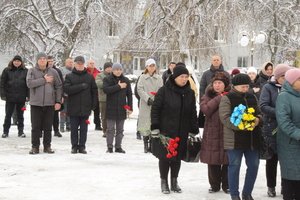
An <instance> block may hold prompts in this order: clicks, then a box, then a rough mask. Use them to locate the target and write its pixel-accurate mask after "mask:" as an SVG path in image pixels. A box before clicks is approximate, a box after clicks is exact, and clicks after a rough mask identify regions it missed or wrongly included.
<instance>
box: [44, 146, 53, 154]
mask: <svg viewBox="0 0 300 200" xmlns="http://www.w3.org/2000/svg"><path fill="white" fill-rule="evenodd" d="M44 153H49V154H52V153H54V151H53V149H51V147H44Z"/></svg>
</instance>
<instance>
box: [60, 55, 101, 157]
mask: <svg viewBox="0 0 300 200" xmlns="http://www.w3.org/2000/svg"><path fill="white" fill-rule="evenodd" d="M74 62H75V68H74V69H73V71H72V73H70V74H67V75H66V79H65V82H64V92H65V93H66V94H67V95H68V100H67V112H68V115H69V116H70V123H71V144H72V151H71V153H73V154H74V153H77V152H79V153H83V154H86V153H87V151H86V150H85V143H86V140H87V131H88V124H89V115H90V114H91V111H92V110H94V109H95V107H96V104H97V103H98V102H97V85H96V83H95V79H94V77H93V76H92V75H90V74H88V73H87V70H86V68H85V67H84V63H85V60H84V58H83V57H82V56H77V57H76V58H75V60H74ZM78 128H79V132H80V133H79V135H78Z"/></svg>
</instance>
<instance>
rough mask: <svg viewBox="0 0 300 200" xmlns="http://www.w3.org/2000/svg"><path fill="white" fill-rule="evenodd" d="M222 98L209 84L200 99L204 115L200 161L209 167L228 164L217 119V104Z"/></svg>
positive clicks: (221, 129)
mask: <svg viewBox="0 0 300 200" xmlns="http://www.w3.org/2000/svg"><path fill="white" fill-rule="evenodd" d="M221 98H222V96H221V95H218V94H216V92H215V91H214V89H213V87H212V85H211V84H210V85H209V86H208V87H207V89H206V92H205V95H204V96H203V97H202V98H201V104H200V109H201V111H202V112H203V113H204V114H205V123H204V130H203V139H202V146H201V151H200V160H201V162H203V163H207V164H209V165H222V164H228V158H227V154H226V151H225V150H224V133H223V124H222V123H221V120H220V117H219V104H220V101H221Z"/></svg>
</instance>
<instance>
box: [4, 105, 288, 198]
mask: <svg viewBox="0 0 300 200" xmlns="http://www.w3.org/2000/svg"><path fill="white" fill-rule="evenodd" d="M4 105H5V102H3V101H0V116H1V123H3V121H4V116H5V107H4ZM135 105H136V104H135ZM136 118H137V111H136V110H135V112H134V113H133V115H132V118H131V119H129V120H127V121H126V123H125V133H124V135H125V136H124V139H123V148H124V149H125V150H126V154H117V153H113V154H107V153H105V151H106V141H105V138H103V137H102V132H101V131H95V130H94V125H93V124H91V125H89V132H88V140H87V151H88V154H86V155H83V154H71V153H70V150H71V144H70V134H69V132H66V133H63V137H62V138H57V137H53V140H52V147H53V149H54V150H55V154H52V155H49V154H44V153H40V154H38V155H29V154H28V152H29V150H30V148H31V142H30V130H31V128H30V110H29V109H28V110H27V111H25V133H26V134H27V137H26V138H18V137H17V128H16V126H12V127H11V129H10V134H9V137H8V138H5V139H3V138H0V200H20V199H22V200H48V199H49V200H53V199H57V200H83V199H88V200H99V199H101V200H117V199H128V200H129V199H130V200H153V199H155V200H168V199H175V200H176V199H178V200H179V199H185V200H218V199H230V195H228V194H225V193H224V192H217V193H215V194H209V193H208V188H209V184H208V179H207V166H206V165H205V164H202V163H185V162H182V167H181V171H180V174H179V179H178V181H179V185H180V186H181V188H182V190H183V193H181V194H175V193H171V194H169V195H164V194H162V193H161V192H160V178H159V171H158V160H157V159H156V158H155V157H154V156H152V155H151V154H145V153H143V144H142V141H141V140H136V139H135V136H136V135H135V133H136ZM90 121H91V122H92V119H90ZM1 130H2V129H1ZM1 133H2V132H1ZM264 168H265V161H261V164H260V169H259V174H258V178H257V181H256V184H255V189H254V191H253V197H254V199H255V200H264V199H270V198H268V197H267V194H266V190H267V189H266V179H265V169H264ZM244 174H245V165H244V164H243V166H242V169H241V176H242V178H241V181H240V185H242V183H243V180H244ZM279 176H280V174H279ZM279 176H278V182H279V184H278V185H280V181H279V179H280V177H279ZM276 190H277V193H280V187H277V188H276ZM272 199H282V196H281V195H279V196H277V197H276V198H272Z"/></svg>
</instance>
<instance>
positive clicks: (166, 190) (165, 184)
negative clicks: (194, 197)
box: [161, 179, 170, 194]
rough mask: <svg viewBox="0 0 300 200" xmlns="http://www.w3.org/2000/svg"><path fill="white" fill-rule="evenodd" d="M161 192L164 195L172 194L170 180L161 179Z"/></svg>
mask: <svg viewBox="0 0 300 200" xmlns="http://www.w3.org/2000/svg"><path fill="white" fill-rule="evenodd" d="M161 192H162V193H163V194H170V189H169V185H168V180H167V179H161Z"/></svg>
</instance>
